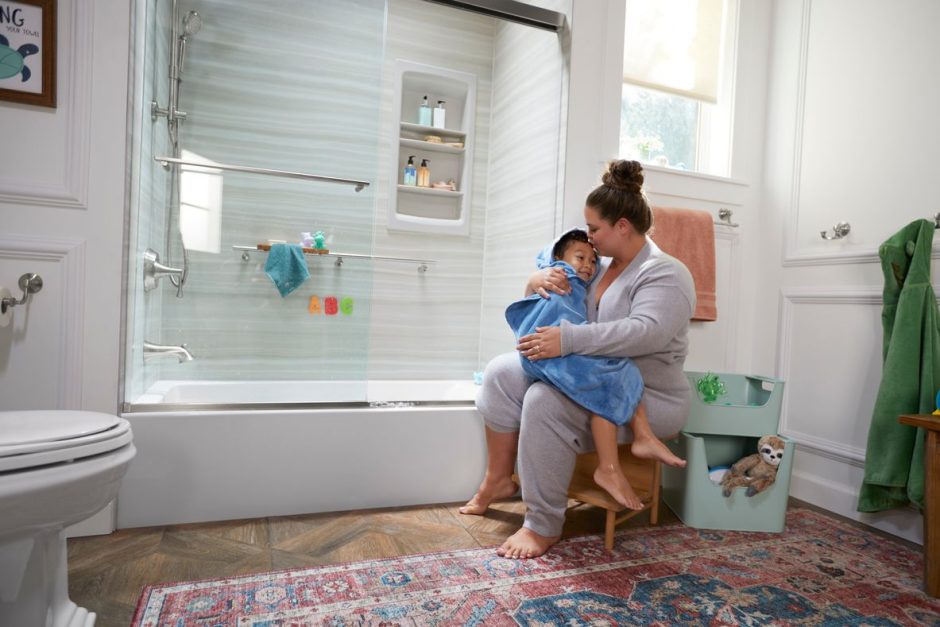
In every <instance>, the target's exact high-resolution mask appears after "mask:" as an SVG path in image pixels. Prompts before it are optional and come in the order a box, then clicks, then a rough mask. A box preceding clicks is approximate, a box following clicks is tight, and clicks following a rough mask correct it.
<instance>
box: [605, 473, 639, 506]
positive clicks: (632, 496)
mask: <svg viewBox="0 0 940 627" xmlns="http://www.w3.org/2000/svg"><path fill="white" fill-rule="evenodd" d="M594 483H596V484H597V485H599V486H600V487H602V488H604V489H605V490H607V493H608V494H610V495H611V496H612V497H614V500H615V501H617V502H618V503H620V504H621V505H623V506H624V507H627V508H629V509H643V501H641V500H640V497H638V496H637V495H636V492H634V491H633V486H631V485H630V482H629V481H627V478H626V477H624V476H623V473H622V472H620V469H619V468H617V467H616V466H608V467H606V468H605V467H603V466H598V467H597V470H595V471H594Z"/></svg>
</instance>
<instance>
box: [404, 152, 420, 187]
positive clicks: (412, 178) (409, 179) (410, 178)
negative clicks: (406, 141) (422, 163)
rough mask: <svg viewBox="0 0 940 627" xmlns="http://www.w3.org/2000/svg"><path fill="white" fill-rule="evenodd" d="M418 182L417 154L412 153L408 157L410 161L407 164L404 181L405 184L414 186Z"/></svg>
mask: <svg viewBox="0 0 940 627" xmlns="http://www.w3.org/2000/svg"><path fill="white" fill-rule="evenodd" d="M416 182H417V175H416V170H415V156H414V155H411V156H410V157H408V163H406V164H405V178H404V181H403V183H404V184H405V185H411V186H414V185H415V183H416Z"/></svg>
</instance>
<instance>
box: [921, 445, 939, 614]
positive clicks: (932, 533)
mask: <svg viewBox="0 0 940 627" xmlns="http://www.w3.org/2000/svg"><path fill="white" fill-rule="evenodd" d="M926 444H927V445H926V447H925V449H926V450H925V451H924V453H925V458H926V459H925V462H924V466H925V468H924V484H925V489H924V492H925V494H924V592H926V593H927V594H928V595H930V596H932V597H937V596H940V485H938V484H940V457H938V456H940V433H937V432H936V431H928V432H927V443H926Z"/></svg>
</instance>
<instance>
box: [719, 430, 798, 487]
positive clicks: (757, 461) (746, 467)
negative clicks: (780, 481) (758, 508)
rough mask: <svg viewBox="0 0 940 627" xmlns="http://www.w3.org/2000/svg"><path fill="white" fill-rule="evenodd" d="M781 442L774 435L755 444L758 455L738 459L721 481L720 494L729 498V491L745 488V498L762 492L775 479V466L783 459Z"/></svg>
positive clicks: (782, 442)
mask: <svg viewBox="0 0 940 627" xmlns="http://www.w3.org/2000/svg"><path fill="white" fill-rule="evenodd" d="M785 446H786V444H785V443H784V441H783V440H781V439H780V438H778V437H777V436H775V435H765V436H764V437H762V438H761V439H760V440H758V442H757V450H758V451H759V452H758V453H754V454H753V455H748V456H747V457H745V458H743V459H739V460H738V461H737V462H735V464H734V466H732V467H731V470H729V471H728V472H727V473H726V474H725V476H724V478H722V480H721V493H722V494H723V495H724V496H726V497H727V496H731V490H732V489H733V488H736V487H738V486H747V492H746V494H747V496H754V495H755V494H757V493H758V492H763V491H764V490H766V489H767V488H769V487H770V486H771V485H773V482H774V481H775V480H776V479H777V466H779V465H780V460H781V459H783V449H784V447H785Z"/></svg>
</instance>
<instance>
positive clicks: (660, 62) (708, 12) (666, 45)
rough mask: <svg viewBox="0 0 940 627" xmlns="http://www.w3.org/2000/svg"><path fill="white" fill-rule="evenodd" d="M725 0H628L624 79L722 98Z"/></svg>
mask: <svg viewBox="0 0 940 627" xmlns="http://www.w3.org/2000/svg"><path fill="white" fill-rule="evenodd" d="M722 5H723V0H626V8H627V12H626V20H625V27H624V45H623V80H624V81H625V82H628V83H633V84H635V85H639V86H641V87H649V88H651V89H658V90H661V91H667V92H671V93H674V94H677V95H680V96H686V97H689V98H695V99H696V100H703V101H705V102H717V101H718V70H719V66H720V57H721V27H722Z"/></svg>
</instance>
